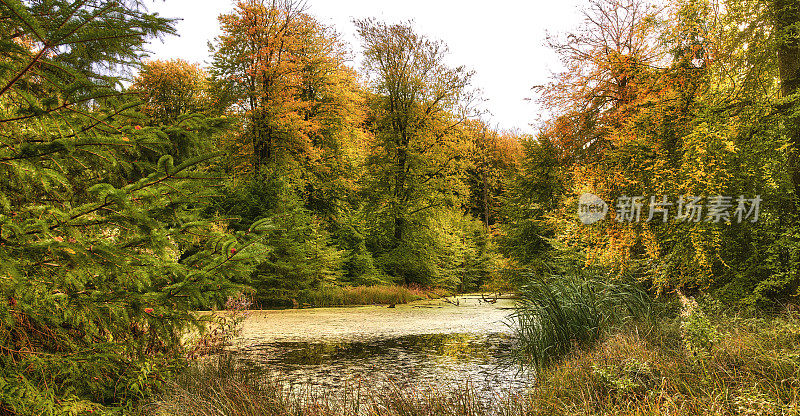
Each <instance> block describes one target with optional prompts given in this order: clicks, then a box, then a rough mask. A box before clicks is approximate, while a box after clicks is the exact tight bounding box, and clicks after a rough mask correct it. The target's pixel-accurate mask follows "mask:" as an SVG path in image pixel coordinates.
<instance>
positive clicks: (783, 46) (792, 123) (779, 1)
mask: <svg viewBox="0 0 800 416" xmlns="http://www.w3.org/2000/svg"><path fill="white" fill-rule="evenodd" d="M772 6H773V10H772V12H773V16H774V22H775V35H776V36H777V39H778V71H779V76H780V79H781V93H782V94H783V96H784V97H788V96H790V95H793V94H795V93H797V92H798V91H800V38H799V37H800V27H798V26H800V2H798V1H797V0H772ZM791 107H793V106H792V105H790V104H787V106H786V109H787V111H789V112H791V113H794V109H793V108H791ZM786 128H787V132H786V133H787V136H788V137H789V146H788V147H787V152H788V153H787V163H788V166H787V168H788V173H789V177H790V178H791V181H792V186H793V189H794V198H795V210H796V211H800V116H797V115H792V116H790V117H789V119H788V120H787V124H786Z"/></svg>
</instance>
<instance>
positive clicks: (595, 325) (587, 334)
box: [512, 269, 653, 370]
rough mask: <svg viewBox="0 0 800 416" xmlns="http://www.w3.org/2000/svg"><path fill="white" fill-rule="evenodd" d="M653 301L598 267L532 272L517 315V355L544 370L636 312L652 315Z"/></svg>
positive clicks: (514, 319)
mask: <svg viewBox="0 0 800 416" xmlns="http://www.w3.org/2000/svg"><path fill="white" fill-rule="evenodd" d="M652 306H653V302H652V300H651V298H650V296H649V295H648V293H647V292H646V291H645V290H643V289H642V288H641V287H639V286H638V285H636V284H635V283H630V282H622V281H615V280H613V279H611V278H609V277H608V276H606V275H604V274H603V273H602V272H600V271H597V270H592V269H589V270H580V269H572V270H567V271H566V272H564V273H560V274H556V275H548V276H537V275H529V276H527V284H525V285H524V286H523V287H522V290H521V292H520V298H519V302H518V307H517V310H516V311H515V313H514V314H513V316H512V319H513V321H514V322H515V326H514V328H515V331H516V337H517V348H516V351H515V353H516V355H517V356H518V358H519V359H520V360H522V361H523V362H525V363H527V364H530V365H533V366H535V367H536V368H537V369H539V370H541V369H542V368H544V367H545V366H547V365H548V364H550V363H552V362H553V361H554V360H557V359H559V358H560V357H562V356H563V355H564V354H566V353H568V352H570V351H572V350H573V349H574V348H576V347H586V346H589V345H591V344H592V343H594V342H595V341H597V340H598V339H599V338H600V336H601V335H602V333H603V331H605V330H608V329H609V328H610V327H611V326H613V325H616V324H620V323H623V322H625V321H627V320H629V319H632V318H643V317H648V316H650V313H651V310H652Z"/></svg>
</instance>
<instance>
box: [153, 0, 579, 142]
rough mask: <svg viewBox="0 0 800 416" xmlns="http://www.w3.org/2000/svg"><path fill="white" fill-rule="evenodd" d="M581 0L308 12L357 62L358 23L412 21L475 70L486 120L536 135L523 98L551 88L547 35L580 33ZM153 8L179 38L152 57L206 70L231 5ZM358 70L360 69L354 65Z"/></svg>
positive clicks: (173, 1) (380, 0) (191, 1)
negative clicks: (169, 20) (171, 21)
mask: <svg viewBox="0 0 800 416" xmlns="http://www.w3.org/2000/svg"><path fill="white" fill-rule="evenodd" d="M583 3H585V1H583V0H516V1H515V0H490V1H485V0H484V1H481V2H471V1H466V0H462V1H458V0H372V1H369V0H351V1H331V0H327V1H326V0H308V2H307V6H308V11H309V12H310V13H311V14H312V15H314V16H315V17H316V18H317V19H318V20H319V21H320V22H322V23H324V24H327V25H329V26H333V27H334V28H335V29H336V31H338V32H339V33H340V34H341V35H342V39H343V40H344V41H346V42H348V43H349V44H350V46H351V48H352V50H353V51H354V52H355V56H356V61H358V59H359V55H358V54H359V51H360V49H361V45H360V42H359V41H358V38H357V37H356V35H355V28H354V26H353V24H352V23H351V21H352V19H353V18H365V17H375V18H378V19H380V20H385V21H388V22H397V21H401V20H410V19H413V21H414V23H415V24H414V27H415V28H416V30H417V32H419V33H421V34H425V35H427V36H429V37H431V38H434V39H441V40H443V41H444V42H445V43H447V45H448V46H449V48H450V59H449V63H450V65H452V66H457V65H464V66H466V67H467V68H469V69H472V70H474V71H475V76H474V78H473V86H474V87H477V88H480V89H481V90H482V92H483V97H484V98H485V99H486V102H485V103H483V105H482V106H483V107H484V108H485V109H486V110H488V111H489V112H491V115H488V116H487V118H488V120H489V121H490V122H491V123H492V125H494V126H496V127H499V128H501V129H518V130H520V131H521V132H525V133H532V132H534V131H535V129H534V127H532V126H531V123H536V120H537V116H538V114H539V111H538V110H537V105H536V103H534V102H531V101H525V98H530V97H532V93H531V90H530V88H531V87H532V86H534V85H539V84H543V83H544V82H546V81H547V80H548V78H549V76H550V74H551V73H552V72H553V71H556V70H558V69H559V68H560V64H559V61H558V59H557V57H556V56H555V54H554V53H553V52H552V51H550V50H549V49H548V48H547V47H546V46H545V45H544V42H545V37H546V34H547V33H548V32H549V33H553V34H555V33H558V32H563V31H565V30H569V29H572V28H574V27H576V26H577V25H578V24H579V22H580V20H581V15H580V10H579V6H580V5H581V4H583ZM149 8H150V10H151V11H153V12H158V13H159V14H160V15H162V16H165V17H180V18H182V19H183V20H182V21H180V22H179V23H178V25H177V30H178V34H179V36H178V37H175V36H170V37H166V38H165V39H163V41H159V40H155V41H153V42H151V44H150V45H149V49H150V50H151V51H152V52H153V55H152V57H153V58H161V59H168V58H182V59H185V60H187V61H190V62H198V63H201V64H207V63H208V62H209V61H210V58H209V53H208V46H207V44H208V41H211V40H213V38H214V37H215V36H217V35H218V34H219V25H218V23H217V16H218V15H220V14H222V13H227V12H229V11H230V10H232V8H233V1H232V0H213V1H198V0H163V1H162V0H151V3H150V6H149ZM354 65H356V64H354Z"/></svg>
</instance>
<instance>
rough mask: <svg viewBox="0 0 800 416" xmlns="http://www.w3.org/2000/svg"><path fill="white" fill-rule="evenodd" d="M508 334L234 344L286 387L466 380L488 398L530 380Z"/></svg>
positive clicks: (407, 384)
mask: <svg viewBox="0 0 800 416" xmlns="http://www.w3.org/2000/svg"><path fill="white" fill-rule="evenodd" d="M511 342H512V340H511V338H510V337H509V336H508V335H507V334H503V333H491V334H472V333H455V334H414V335H405V336H399V337H391V338H371V339H366V340H310V341H273V342H263V343H258V344H251V345H249V346H247V347H243V348H240V349H239V350H238V352H237V355H238V357H239V358H240V359H241V360H243V361H245V362H247V363H248V364H249V365H250V366H253V367H255V368H257V369H259V371H263V372H265V373H267V374H269V375H271V376H272V377H275V378H277V379H278V380H281V381H282V382H284V383H286V385H287V386H291V387H296V388H303V389H306V388H308V387H309V386H310V387H312V388H314V387H319V388H325V389H326V390H345V389H348V388H350V389H352V388H358V387H370V388H381V387H383V386H386V385H388V384H389V383H392V384H395V385H397V386H398V387H401V388H404V387H414V388H421V389H428V388H437V387H438V388H441V387H448V386H449V387H451V388H452V387H453V386H455V387H459V386H464V385H465V384H466V383H470V384H471V385H472V387H473V388H474V389H475V391H476V392H477V393H478V394H479V396H480V397H483V398H485V399H491V398H493V397H495V396H496V395H499V394H504V393H506V392H508V391H513V392H520V391H521V390H522V389H525V388H526V387H527V386H529V385H530V384H531V379H530V376H529V375H528V374H525V373H524V372H521V371H520V369H519V367H517V366H515V365H513V364H512V362H511V360H510V359H509V358H508V351H509V350H510V347H511Z"/></svg>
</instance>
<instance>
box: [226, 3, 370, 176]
mask: <svg viewBox="0 0 800 416" xmlns="http://www.w3.org/2000/svg"><path fill="white" fill-rule="evenodd" d="M219 21H220V24H221V26H222V35H221V36H220V37H218V38H217V39H216V42H215V45H214V46H213V48H212V52H213V56H214V62H213V66H212V70H211V74H212V76H213V78H214V79H215V81H216V85H217V90H218V94H219V96H220V97H221V99H222V101H223V102H224V103H227V104H229V105H231V108H232V109H233V110H234V112H237V113H239V114H242V115H243V116H244V119H245V123H244V133H243V135H244V137H245V138H246V142H247V144H248V146H249V149H250V150H248V151H247V153H250V152H251V154H252V164H253V169H254V170H255V171H258V170H259V169H260V167H261V166H262V165H266V164H269V163H271V162H276V161H280V160H285V159H286V158H291V157H296V156H297V155H301V154H305V153H307V152H309V151H311V150H312V148H314V147H317V148H319V147H324V144H325V143H324V142H326V140H328V139H331V134H327V137H325V136H326V133H330V132H329V131H327V130H329V128H330V124H331V123H335V122H340V121H342V119H346V118H348V117H351V116H352V114H354V113H357V111H358V110H357V108H355V107H354V106H353V105H352V102H353V100H354V99H353V95H354V94H353V92H352V91H353V90H354V89H355V85H356V84H355V81H354V79H355V76H354V74H353V72H352V71H350V70H348V69H347V68H346V67H345V66H344V65H343V60H344V51H343V48H342V46H341V44H340V43H339V41H338V40H337V39H336V36H335V34H333V33H332V32H331V31H330V30H328V29H327V28H325V27H324V26H322V25H321V24H320V23H319V22H317V21H316V20H315V19H313V18H312V17H311V16H309V15H308V14H306V13H305V10H304V4H303V3H302V2H297V1H294V0H273V1H264V0H243V1H239V2H238V3H237V4H236V8H235V10H234V11H233V12H232V13H230V14H225V15H222V16H220V17H219Z"/></svg>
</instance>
